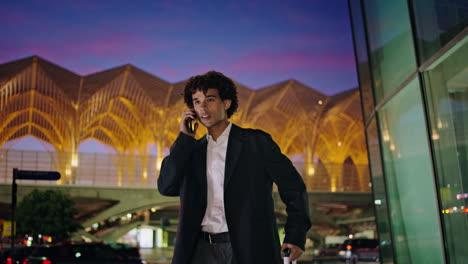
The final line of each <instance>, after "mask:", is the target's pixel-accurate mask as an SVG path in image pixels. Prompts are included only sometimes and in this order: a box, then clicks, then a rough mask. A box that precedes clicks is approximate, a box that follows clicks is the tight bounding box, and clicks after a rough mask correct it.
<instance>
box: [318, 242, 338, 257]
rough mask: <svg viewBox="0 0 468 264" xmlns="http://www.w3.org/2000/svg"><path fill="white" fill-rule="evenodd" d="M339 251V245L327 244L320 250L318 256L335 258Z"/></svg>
mask: <svg viewBox="0 0 468 264" xmlns="http://www.w3.org/2000/svg"><path fill="white" fill-rule="evenodd" d="M340 249H341V244H328V245H326V246H325V247H323V248H321V249H320V251H319V254H318V255H319V256H321V257H336V256H338V252H339V251H340Z"/></svg>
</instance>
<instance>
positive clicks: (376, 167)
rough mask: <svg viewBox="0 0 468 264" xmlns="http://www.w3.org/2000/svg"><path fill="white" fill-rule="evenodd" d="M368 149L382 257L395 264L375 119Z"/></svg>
mask: <svg viewBox="0 0 468 264" xmlns="http://www.w3.org/2000/svg"><path fill="white" fill-rule="evenodd" d="M367 147H368V150H369V163H370V167H371V174H372V191H373V192H374V199H375V200H374V204H375V217H376V223H377V232H378V233H379V240H380V256H381V260H382V263H384V264H387V263H388V264H392V263H395V261H394V259H393V250H392V238H391V235H390V224H389V223H390V218H389V216H388V206H387V197H386V196H387V195H386V193H385V182H384V178H383V171H382V158H381V155H380V153H381V152H380V142H379V134H378V131H377V124H376V121H375V118H374V119H372V121H371V122H370V124H369V127H368V128H367Z"/></svg>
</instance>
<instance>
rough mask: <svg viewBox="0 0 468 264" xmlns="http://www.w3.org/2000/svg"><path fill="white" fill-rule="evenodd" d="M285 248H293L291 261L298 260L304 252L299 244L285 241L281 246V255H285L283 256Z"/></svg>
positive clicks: (290, 256)
mask: <svg viewBox="0 0 468 264" xmlns="http://www.w3.org/2000/svg"><path fill="white" fill-rule="evenodd" d="M285 248H290V249H291V254H290V255H289V259H290V260H291V261H294V260H297V259H298V258H299V257H300V256H301V255H302V253H303V252H304V251H302V249H301V248H300V247H298V246H295V245H293V244H288V243H284V244H283V246H282V247H281V257H284V256H283V250H284V249H285Z"/></svg>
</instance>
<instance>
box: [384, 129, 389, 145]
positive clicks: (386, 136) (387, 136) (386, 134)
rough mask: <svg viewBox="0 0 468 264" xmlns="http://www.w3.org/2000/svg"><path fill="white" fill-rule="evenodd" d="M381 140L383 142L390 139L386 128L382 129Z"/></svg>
mask: <svg viewBox="0 0 468 264" xmlns="http://www.w3.org/2000/svg"><path fill="white" fill-rule="evenodd" d="M383 140H384V141H385V142H388V141H390V135H388V131H387V130H384V132H383Z"/></svg>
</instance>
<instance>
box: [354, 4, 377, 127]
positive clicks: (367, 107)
mask: <svg viewBox="0 0 468 264" xmlns="http://www.w3.org/2000/svg"><path fill="white" fill-rule="evenodd" d="M350 10H351V20H352V27H353V36H354V47H355V51H356V60H357V70H358V75H359V86H360V92H361V98H362V105H363V111H364V121H366V120H368V119H369V117H370V115H371V113H372V111H373V110H374V108H375V105H374V94H373V92H372V86H371V82H372V81H371V77H370V67H369V58H368V57H367V43H366V33H365V31H364V21H363V16H362V5H361V1H360V0H351V1H350Z"/></svg>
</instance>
